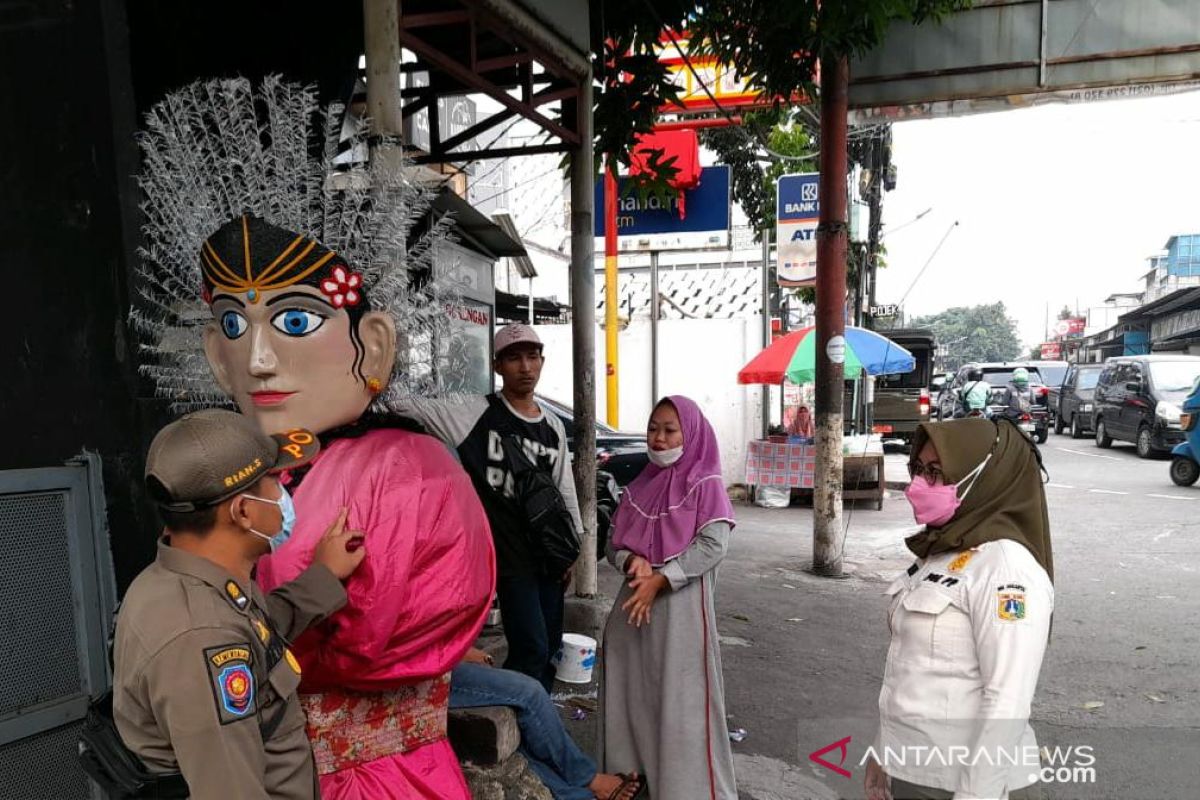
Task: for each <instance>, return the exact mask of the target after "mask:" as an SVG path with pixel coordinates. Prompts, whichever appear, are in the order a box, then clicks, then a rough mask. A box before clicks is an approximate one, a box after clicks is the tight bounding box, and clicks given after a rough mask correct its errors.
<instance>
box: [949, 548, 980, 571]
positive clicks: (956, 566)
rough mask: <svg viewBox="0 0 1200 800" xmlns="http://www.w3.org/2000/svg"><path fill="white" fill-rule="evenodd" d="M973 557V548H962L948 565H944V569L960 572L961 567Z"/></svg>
mask: <svg viewBox="0 0 1200 800" xmlns="http://www.w3.org/2000/svg"><path fill="white" fill-rule="evenodd" d="M974 557H975V551H974V550H964V551H962V552H961V553H959V554H958V555H957V556H956V557H955V558H954V560H953V561H951V562H950V566H948V567H946V569H947V570H949V571H950V572H962V570H963V567H965V566H967V564H968V563H969V562H970V561H971V559H972V558H974Z"/></svg>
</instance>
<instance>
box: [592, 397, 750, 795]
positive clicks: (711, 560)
mask: <svg viewBox="0 0 1200 800" xmlns="http://www.w3.org/2000/svg"><path fill="white" fill-rule="evenodd" d="M646 433H647V436H646V443H647V448H648V451H649V453H648V454H649V456H650V464H648V465H647V466H646V468H645V469H644V470H643V471H642V474H641V475H639V476H638V477H637V478H636V479H634V481H633V482H632V483H630V484H629V486H627V487H626V489H625V494H624V495H623V496H622V498H621V505H620V507H619V508H618V509H617V514H616V516H615V517H614V518H613V535H612V539H611V541H610V542H609V546H608V560H609V561H610V562H611V563H612V565H613V566H614V567H616V568H617V569H619V570H621V572H623V573H624V574H625V575H626V576H627V578H628V580H627V581H626V582H625V583H624V584H623V585H622V587H621V591H620V592H619V593H618V595H617V601H616V604H615V605H614V607H613V610H612V613H611V614H610V615H609V617H608V624H607V625H606V626H605V630H604V650H603V653H604V684H603V690H602V701H603V709H604V726H605V734H604V741H605V766H606V769H607V770H608V771H610V772H613V771H618V772H626V773H631V772H636V773H638V774H639V775H643V776H645V779H646V783H647V784H648V786H649V788H650V796H651V797H653V798H654V800H736V798H737V786H736V783H735V781H734V775H733V753H732V751H731V750H730V746H729V736H728V733H727V731H726V724H725V689H724V686H723V681H722V677H721V651H720V647H719V644H718V637H717V626H716V611H715V608H714V603H713V589H714V583H715V581H716V576H717V567H718V565H720V563H721V560H722V559H724V557H725V552H726V550H727V549H728V547H729V535H730V533H731V531H732V530H733V526H734V521H733V506H732V505H731V504H730V502H729V497H728V496H727V495H726V493H725V485H724V482H723V480H722V479H721V454H720V452H719V449H718V447H717V437H716V434H714V433H713V429H712V425H710V424H709V422H708V420H707V419H705V417H704V414H703V413H702V412H701V411H700V408H699V406H697V405H696V404H695V403H694V402H692V401H691V400H689V399H688V398H686V397H682V396H679V395H674V396H671V397H668V398H666V399H664V400H662V401H660V402H659V404H658V405H657V406H655V408H654V413H653V414H652V415H651V416H650V422H649V425H648V426H647V431H646Z"/></svg>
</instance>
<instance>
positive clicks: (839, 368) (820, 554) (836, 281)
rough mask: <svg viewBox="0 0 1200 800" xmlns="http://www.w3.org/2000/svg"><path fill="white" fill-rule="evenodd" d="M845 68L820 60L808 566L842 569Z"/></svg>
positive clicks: (832, 571) (819, 570)
mask: <svg viewBox="0 0 1200 800" xmlns="http://www.w3.org/2000/svg"><path fill="white" fill-rule="evenodd" d="M849 73H850V68H849V66H848V64H847V60H846V59H845V58H844V57H843V58H823V59H821V178H820V184H819V189H818V194H819V203H820V208H821V216H820V223H819V224H818V225H817V320H816V321H817V324H816V334H817V342H816V345H817V346H816V360H817V369H816V379H817V380H816V397H815V403H814V405H815V406H816V434H817V459H816V462H817V463H816V476H815V481H814V487H813V488H814V491H813V571H814V572H815V573H816V574H818V575H828V576H831V577H836V576H838V575H841V574H842V553H841V549H842V548H841V537H842V430H843V428H842V425H843V422H842V395H843V391H844V383H845V363H846V337H845V333H846V312H845V308H846V244H847V239H848V238H849V236H848V231H847V225H846V168H847V154H846V114H847V87H848V83H849Z"/></svg>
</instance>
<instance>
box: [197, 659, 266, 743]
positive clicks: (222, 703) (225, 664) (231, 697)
mask: <svg viewBox="0 0 1200 800" xmlns="http://www.w3.org/2000/svg"><path fill="white" fill-rule="evenodd" d="M251 658H252V656H251V651H250V645H249V643H245V642H239V643H237V644H226V645H221V646H219V647H209V648H207V649H206V650H205V651H204V665H205V667H207V668H208V676H209V680H210V681H211V682H212V689H213V700H214V701H215V702H216V705H217V719H218V720H219V721H220V723H221V724H222V725H227V724H229V723H230V722H237V721H238V720H240V719H246V718H247V717H249V716H251V712H253V711H254V708H255V706H254V688H255V687H254V671H253V670H252V669H251V668H250V664H251Z"/></svg>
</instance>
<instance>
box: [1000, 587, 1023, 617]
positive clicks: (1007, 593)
mask: <svg viewBox="0 0 1200 800" xmlns="http://www.w3.org/2000/svg"><path fill="white" fill-rule="evenodd" d="M996 615H997V617H998V618H999V619H1000V621H1001V622H1020V621H1021V620H1023V619H1025V587H1024V586H1021V585H1020V584H1016V583H1011V584H1008V585H1007V586H1001V587H1000V588H999V589H997V590H996Z"/></svg>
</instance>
